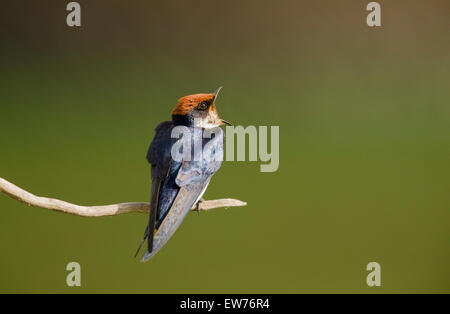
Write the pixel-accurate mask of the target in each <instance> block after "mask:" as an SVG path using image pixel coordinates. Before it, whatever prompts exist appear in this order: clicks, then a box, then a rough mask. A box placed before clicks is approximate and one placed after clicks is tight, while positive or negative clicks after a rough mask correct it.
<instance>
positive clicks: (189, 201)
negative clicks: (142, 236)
mask: <svg viewBox="0 0 450 314" xmlns="http://www.w3.org/2000/svg"><path fill="white" fill-rule="evenodd" d="M208 183H209V179H208V180H206V181H205V182H204V183H202V184H192V185H186V186H183V187H181V188H180V190H179V191H178V194H177V197H176V198H175V201H174V202H173V204H172V207H171V208H170V210H169V212H168V214H167V215H166V217H165V218H164V220H163V221H162V223H161V225H160V226H159V228H158V231H157V232H156V234H155V236H154V239H153V250H152V251H151V252H150V251H147V252H145V254H144V256H143V257H142V259H141V262H146V261H148V260H149V259H150V258H152V257H153V256H154V255H155V254H156V253H157V252H158V251H159V250H160V249H161V248H162V247H163V246H164V245H165V244H166V242H167V241H168V240H169V239H170V237H171V236H172V235H173V234H174V233H175V231H176V230H177V229H178V227H179V226H180V224H181V222H182V221H183V219H184V218H185V217H186V214H187V213H188V212H189V211H190V209H191V207H192V206H193V205H194V203H195V201H196V200H197V198H198V196H199V195H200V193H201V192H202V190H203V188H204V187H205V186H206V185H207V184H208Z"/></svg>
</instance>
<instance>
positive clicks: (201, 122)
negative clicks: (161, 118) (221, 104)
mask: <svg viewBox="0 0 450 314" xmlns="http://www.w3.org/2000/svg"><path fill="white" fill-rule="evenodd" d="M220 89H221V87H219V89H217V91H216V92H215V93H213V94H194V95H188V96H184V97H181V98H180V99H178V103H177V105H176V106H175V108H174V109H173V111H172V121H173V122H174V124H175V125H185V126H191V127H197V128H204V129H210V128H215V127H218V126H220V125H224V124H228V125H231V124H230V123H229V122H227V121H225V120H222V119H220V118H219V115H218V114H217V111H216V106H215V100H216V98H217V95H218V93H219V91H220Z"/></svg>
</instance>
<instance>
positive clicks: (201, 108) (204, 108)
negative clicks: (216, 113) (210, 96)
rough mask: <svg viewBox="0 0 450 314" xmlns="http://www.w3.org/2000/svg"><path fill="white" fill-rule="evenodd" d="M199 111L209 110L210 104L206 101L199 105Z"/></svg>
mask: <svg viewBox="0 0 450 314" xmlns="http://www.w3.org/2000/svg"><path fill="white" fill-rule="evenodd" d="M197 109H198V110H206V109H208V103H207V102H206V101H202V102H201V103H199V104H198V106H197Z"/></svg>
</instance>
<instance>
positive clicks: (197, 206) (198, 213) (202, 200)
mask: <svg viewBox="0 0 450 314" xmlns="http://www.w3.org/2000/svg"><path fill="white" fill-rule="evenodd" d="M204 201H205V199H204V198H201V199H200V200H199V201H198V202H197V205H196V206H195V211H196V212H197V215H198V216H200V203H201V202H204Z"/></svg>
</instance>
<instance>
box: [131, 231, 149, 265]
mask: <svg viewBox="0 0 450 314" xmlns="http://www.w3.org/2000/svg"><path fill="white" fill-rule="evenodd" d="M147 238H148V226H147V228H145V232H144V237H143V238H142V241H141V243H140V244H139V247H138V249H137V251H136V254H134V258H136V256H137V255H138V253H139V251H140V250H141V247H142V244H144V242H145V240H146V239H147Z"/></svg>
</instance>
